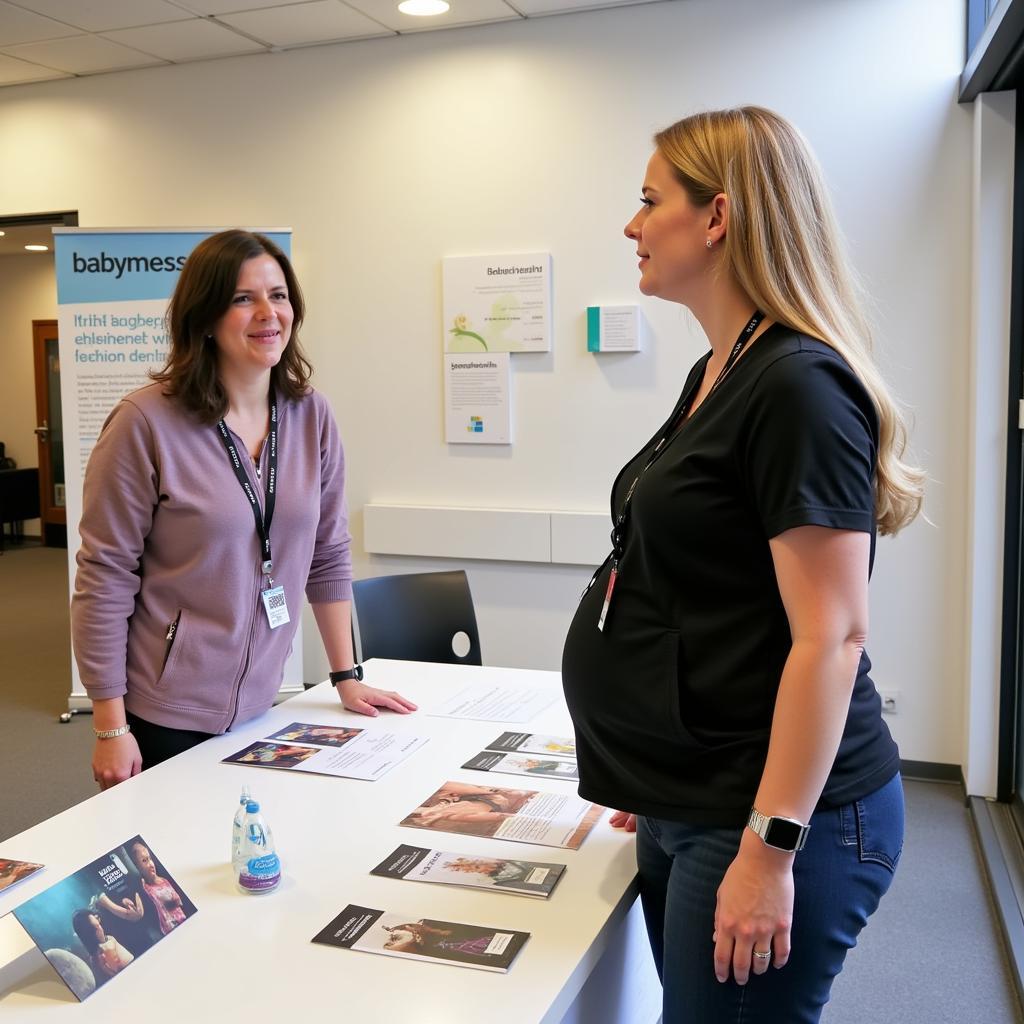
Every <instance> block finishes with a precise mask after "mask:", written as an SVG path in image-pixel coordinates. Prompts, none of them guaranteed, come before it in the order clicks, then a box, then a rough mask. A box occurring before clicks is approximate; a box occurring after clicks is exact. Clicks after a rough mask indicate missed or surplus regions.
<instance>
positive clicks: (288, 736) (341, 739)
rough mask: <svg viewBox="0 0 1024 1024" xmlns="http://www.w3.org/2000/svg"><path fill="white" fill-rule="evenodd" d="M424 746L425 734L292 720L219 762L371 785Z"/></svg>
mask: <svg viewBox="0 0 1024 1024" xmlns="http://www.w3.org/2000/svg"><path fill="white" fill-rule="evenodd" d="M426 742H427V737H426V736H413V735H410V734H408V733H395V732H380V731H377V730H376V729H353V728H347V727H338V726H331V725H318V724H316V723H315V722H292V723H291V724H290V725H288V726H285V728H284V729H279V730H278V731H277V732H275V733H274V734H273V735H271V736H270V737H268V738H267V739H265V740H258V741H257V742H255V743H250V744H249V745H248V746H247V747H245V748H244V749H242V750H239V751H236V752H235V753H234V754H231V755H229V756H228V757H225V758H224V759H223V763H225V764H243V765H252V766H254V767H257V768H285V769H289V770H291V771H298V772H310V773H312V774H314V775H336V776H340V777H342V778H346V779H363V780H366V781H370V782H372V781H374V780H376V779H379V778H381V777H382V776H384V775H386V774H387V773H388V772H389V771H391V769H392V768H394V767H395V765H396V764H399V763H401V762H402V761H404V760H405V759H406V758H407V757H408V756H409V755H410V754H412V753H413V752H414V751H416V750H419V748H420V747H422V746H423V745H424V744H425V743H426Z"/></svg>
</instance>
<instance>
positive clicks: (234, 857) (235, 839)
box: [231, 786, 252, 875]
mask: <svg viewBox="0 0 1024 1024" xmlns="http://www.w3.org/2000/svg"><path fill="white" fill-rule="evenodd" d="M251 799H252V797H251V796H250V794H249V787H248V786H243V787H242V795H241V796H240V797H239V798H238V810H237V811H235V820H234V823H233V824H232V826H231V867H232V869H233V870H234V872H235V874H236V875H237V874H238V871H239V868H241V866H242V863H241V860H240V859H239V858H240V851H241V849H242V822H243V821H244V820H245V805H246V804H247V803H248V802H249V801H250V800H251Z"/></svg>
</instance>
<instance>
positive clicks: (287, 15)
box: [218, 0, 391, 46]
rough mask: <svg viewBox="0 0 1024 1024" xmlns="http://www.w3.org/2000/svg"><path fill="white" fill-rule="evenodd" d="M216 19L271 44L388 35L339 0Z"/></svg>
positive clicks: (377, 25) (230, 15) (385, 30)
mask: <svg viewBox="0 0 1024 1024" xmlns="http://www.w3.org/2000/svg"><path fill="white" fill-rule="evenodd" d="M218 20H219V21H223V22H225V23H226V24H228V25H231V26H232V27H233V28H237V29H241V31H243V32H245V33H247V34H248V35H251V36H255V37H256V38H257V39H262V40H264V42H267V43H270V44H271V45H272V46H300V45H302V44H303V43H325V42H329V41H331V40H337V39H365V38H366V37H367V36H381V35H390V34H391V33H390V32H389V31H388V29H386V28H384V26H383V25H381V24H379V23H378V22H376V21H373V20H371V19H370V18H367V17H366V15H365V14H359V12H358V11H354V10H352V8H351V7H343V6H342V5H341V4H340V3H338V0H316V2H315V3H303V4H296V5H295V6H293V7H274V8H270V9H268V10H263V11H248V12H246V13H244V14H224V15H221V17H220V18H219V19H218Z"/></svg>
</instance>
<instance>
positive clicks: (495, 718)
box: [427, 683, 558, 722]
mask: <svg viewBox="0 0 1024 1024" xmlns="http://www.w3.org/2000/svg"><path fill="white" fill-rule="evenodd" d="M556 700H558V695H557V694H555V693H552V692H551V691H550V690H541V689H531V688H530V687H516V686H492V685H490V684H488V683H479V684H477V685H476V686H470V687H467V688H466V689H465V690H461V691H460V692H459V693H457V694H455V696H454V697H449V698H448V699H447V700H445V701H443V702H442V703H440V704H437V705H436V706H435V707H432V708H428V709H427V714H428V715H433V716H435V717H437V718H468V719H472V720H475V721H480V722H529V721H530V720H531V719H533V718H534V717H535V716H536V715H538V714H540V712H542V711H544V710H545V709H546V708H549V707H551V705H552V704H554V703H555V701H556Z"/></svg>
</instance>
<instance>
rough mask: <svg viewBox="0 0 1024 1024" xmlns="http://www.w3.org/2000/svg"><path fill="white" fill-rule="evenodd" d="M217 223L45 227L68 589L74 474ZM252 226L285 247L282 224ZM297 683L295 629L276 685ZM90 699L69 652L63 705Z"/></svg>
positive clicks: (152, 363)
mask: <svg viewBox="0 0 1024 1024" xmlns="http://www.w3.org/2000/svg"><path fill="white" fill-rule="evenodd" d="M219 230H221V229H219V228H134V229H133V228H54V229H53V234H54V254H55V257H56V266H57V331H58V335H59V337H60V394H61V405H62V413H63V427H64V480H65V489H66V493H65V502H66V507H67V523H68V579H69V582H70V586H71V588H72V590H73V588H74V580H75V557H76V555H77V554H78V547H79V544H80V538H79V534H78V521H79V519H80V518H81V516H82V480H83V478H84V476H85V466H86V463H87V462H88V461H89V455H90V454H91V453H92V449H93V446H94V445H95V444H96V438H97V437H98V436H99V433H100V429H101V428H102V427H103V423H104V421H105V420H106V418H107V416H108V415H109V414H110V410H111V409H113V407H114V406H115V405H116V404H117V402H118V401H119V400H120V399H121V398H122V397H123V396H124V395H126V394H128V392H130V391H134V390H135V389H136V388H140V387H143V386H145V385H146V384H148V383H149V371H150V370H158V369H160V367H162V366H163V365H164V362H165V361H166V359H167V353H168V349H169V341H168V338H167V331H166V327H165V324H164V315H165V313H166V312H167V300H168V299H169V298H170V297H171V293H172V292H173V291H174V286H175V284H176V283H177V281H178V274H179V273H180V271H181V268H182V267H183V266H184V265H185V260H186V259H187V258H188V254H189V253H190V252H191V251H192V250H193V249H194V248H195V247H196V245H198V244H199V242H201V241H202V240H203V239H204V238H207V237H209V236H210V235H212V234H214V233H215V232H216V231H219ZM254 230H259V231H261V232H262V233H263V234H265V235H269V237H270V238H271V239H272V240H273V241H274V242H275V243H276V244H277V245H278V246H279V247H280V248H281V249H282V250H283V251H284V252H285V253H286V254H288V255H290V254H291V229H290V228H271V229H263V228H258V229H254ZM301 689H302V636H301V633H299V634H298V635H297V636H296V639H295V643H294V644H293V645H292V655H291V657H290V658H289V659H288V663H287V665H286V666H285V674H284V681H283V683H282V686H281V690H282V692H289V693H291V692H294V691H296V690H301ZM90 708H91V704H90V701H89V699H88V697H87V696H86V693H85V689H84V688H83V686H82V683H81V680H80V679H79V677H78V668H77V666H76V665H75V663H74V659H73V658H72V663H71V694H70V696H69V699H68V710H69V712H72V713H73V712H75V711H85V710H89V709H90Z"/></svg>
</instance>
